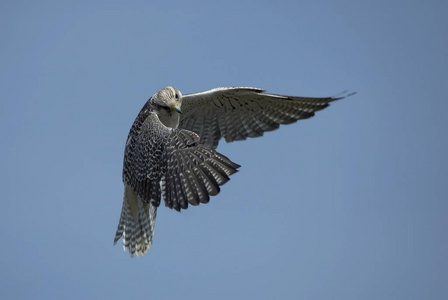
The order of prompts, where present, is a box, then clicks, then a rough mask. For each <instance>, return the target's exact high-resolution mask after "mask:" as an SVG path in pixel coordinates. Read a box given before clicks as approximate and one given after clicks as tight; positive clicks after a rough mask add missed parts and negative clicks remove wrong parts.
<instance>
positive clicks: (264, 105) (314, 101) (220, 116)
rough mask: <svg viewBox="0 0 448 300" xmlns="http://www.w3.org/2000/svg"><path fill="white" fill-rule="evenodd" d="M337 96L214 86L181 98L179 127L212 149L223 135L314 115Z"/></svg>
mask: <svg viewBox="0 0 448 300" xmlns="http://www.w3.org/2000/svg"><path fill="white" fill-rule="evenodd" d="M350 95H352V94H347V95H342V96H341V97H326V98H311V97H296V96H283V95H275V94H268V93H265V91H264V90H261V89H257V88H246V87H244V88H217V89H212V90H209V91H205V92H201V93H196V94H187V95H184V96H183V97H182V115H181V119H180V124H179V128H182V129H187V130H191V131H193V132H195V133H197V134H198V135H199V136H200V137H201V139H200V143H201V144H204V145H206V146H208V147H211V148H212V149H215V148H216V147H217V146H218V143H219V140H220V139H221V137H223V138H224V139H225V140H226V142H233V141H237V140H245V139H246V138H248V137H258V136H262V135H263V133H264V132H265V131H271V130H275V129H277V128H279V126H280V124H291V123H294V122H296V121H298V120H300V119H307V118H310V117H312V116H314V113H315V112H316V111H318V110H321V109H324V108H325V107H327V106H328V105H329V103H330V102H332V101H335V100H339V99H342V98H345V97H347V96H350Z"/></svg>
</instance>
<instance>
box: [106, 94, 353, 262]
mask: <svg viewBox="0 0 448 300" xmlns="http://www.w3.org/2000/svg"><path fill="white" fill-rule="evenodd" d="M350 95H351V94H349V95H346V96H350ZM342 98H344V97H327V98H308V97H295V96H282V95H275V94H267V93H265V92H264V91H263V90H260V89H256V88H217V89H213V90H210V91H206V92H202V93H197V94H190V95H185V96H182V94H181V93H180V91H179V90H178V89H175V88H173V87H166V88H164V89H162V90H160V91H159V92H157V93H156V94H155V95H154V96H152V97H151V98H150V99H149V100H148V101H147V102H146V104H145V105H144V106H143V108H142V109H141V111H140V113H139V114H138V116H137V118H136V119H135V121H134V123H133V125H132V127H131V130H130V132H129V135H128V139H127V141H126V147H125V153H124V161H123V182H124V185H125V193H124V199H123V208H122V212H121V216H120V222H119V224H118V228H117V232H116V234H115V239H114V243H117V241H118V240H119V239H120V238H122V240H123V248H124V249H125V250H128V251H129V253H130V256H131V257H133V256H134V255H135V254H136V255H143V254H145V253H146V252H147V250H148V249H149V247H150V246H151V244H152V239H153V234H154V223H155V219H156V213H157V207H158V206H159V204H160V200H161V194H163V199H164V202H165V206H167V207H169V208H173V209H175V210H177V211H180V210H181V209H186V208H188V205H189V204H191V205H198V204H199V203H207V202H208V201H209V199H210V196H214V195H217V194H218V193H219V191H220V186H221V185H223V184H224V183H226V182H227V181H228V180H229V176H230V175H232V174H234V173H235V172H237V169H238V168H239V167H240V166H239V165H238V164H236V163H234V162H232V161H231V160H230V159H229V158H227V157H226V156H224V155H222V154H220V153H218V152H216V151H215V150H214V149H216V147H217V145H218V143H219V140H220V139H221V138H222V137H223V138H224V139H225V140H226V142H232V141H235V140H245V139H246V138H248V137H257V136H261V135H263V133H264V132H265V131H271V130H274V129H277V128H278V127H279V126H280V124H290V123H294V122H296V121H297V120H299V119H306V118H309V117H312V116H313V115H314V112H316V111H318V110H321V109H323V108H325V107H327V106H328V105H329V103H330V102H331V101H335V100H338V99H342ZM181 108H182V115H181V114H180V113H181ZM177 127H179V128H177Z"/></svg>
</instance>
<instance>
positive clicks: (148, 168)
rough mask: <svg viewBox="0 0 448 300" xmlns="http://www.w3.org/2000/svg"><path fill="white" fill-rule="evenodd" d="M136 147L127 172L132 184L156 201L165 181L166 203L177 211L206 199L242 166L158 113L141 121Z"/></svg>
mask: <svg viewBox="0 0 448 300" xmlns="http://www.w3.org/2000/svg"><path fill="white" fill-rule="evenodd" d="M134 147H135V148H134V151H132V152H133V153H132V156H133V159H132V162H133V166H130V167H129V168H128V169H129V170H132V173H131V172H128V173H127V175H128V176H125V179H126V178H128V177H131V179H130V180H128V181H129V184H130V185H131V186H132V188H133V189H134V190H135V191H136V193H137V194H138V195H140V196H141V197H143V199H144V200H145V201H147V202H149V201H150V200H152V201H154V199H155V198H154V197H155V193H157V192H159V193H160V190H159V189H160V186H159V183H160V182H162V185H161V189H162V193H163V195H164V201H165V205H166V206H168V207H170V208H174V209H176V210H178V211H180V209H186V208H187V207H188V204H189V203H190V204H192V205H198V204H199V203H207V202H208V201H209V197H210V196H213V195H217V194H218V193H219V191H220V188H219V186H221V185H223V184H224V183H226V182H227V181H228V180H229V176H230V175H232V174H234V173H235V172H237V169H238V168H239V167H240V166H239V165H238V164H236V163H234V162H232V161H231V160H230V159H228V158H227V157H225V156H224V155H222V154H220V153H218V152H216V151H215V150H212V149H210V148H208V147H207V146H205V145H202V144H199V136H198V135H197V134H195V133H193V132H191V131H188V130H183V129H172V128H168V127H166V126H164V125H163V124H162V123H161V122H160V121H159V119H158V117H157V115H156V114H155V113H151V114H150V115H149V116H148V117H147V118H146V120H145V121H144V123H143V124H142V127H141V130H140V132H139V134H138V136H137V137H136V139H135V145H134ZM126 156H129V154H128V155H126ZM125 164H126V162H125ZM125 168H126V165H125ZM158 199H159V201H160V195H159V198H158ZM155 202H156V203H155V205H156V206H158V205H159V203H157V201H155Z"/></svg>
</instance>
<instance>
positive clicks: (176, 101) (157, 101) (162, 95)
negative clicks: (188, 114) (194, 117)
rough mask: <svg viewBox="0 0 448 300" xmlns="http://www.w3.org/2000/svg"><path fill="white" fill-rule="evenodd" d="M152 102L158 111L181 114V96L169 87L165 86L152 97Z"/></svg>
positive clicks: (176, 90)
mask: <svg viewBox="0 0 448 300" xmlns="http://www.w3.org/2000/svg"><path fill="white" fill-rule="evenodd" d="M152 102H153V103H154V105H155V106H156V107H157V108H158V109H163V110H168V111H177V112H178V113H181V110H180V108H181V105H182V94H181V92H180V91H179V90H178V89H176V88H174V87H171V86H167V87H165V88H163V89H161V90H160V91H158V92H157V93H156V94H155V95H154V96H152Z"/></svg>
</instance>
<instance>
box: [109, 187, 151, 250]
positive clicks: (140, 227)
mask: <svg viewBox="0 0 448 300" xmlns="http://www.w3.org/2000/svg"><path fill="white" fill-rule="evenodd" d="M128 189H130V187H129V186H126V187H125V196H124V199H123V207H122V209H121V216H120V222H119V223H118V228H117V232H116V234H115V238H114V245H116V244H117V242H118V240H119V239H120V238H122V240H123V250H124V251H126V250H127V251H129V255H130V256H131V257H134V254H136V255H137V256H138V255H144V254H145V253H146V252H147V251H148V249H149V247H151V244H152V237H153V234H154V224H155V221H156V214H157V207H156V206H154V205H153V204H152V203H146V202H144V201H142V199H141V197H140V196H137V195H136V194H135V193H134V192H133V191H131V192H130V191H129V190H128Z"/></svg>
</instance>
